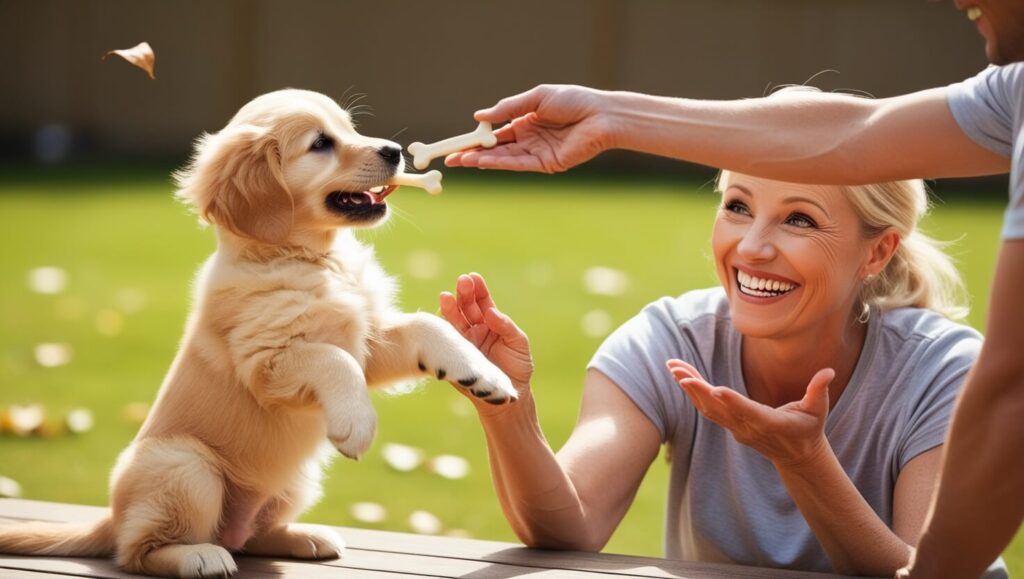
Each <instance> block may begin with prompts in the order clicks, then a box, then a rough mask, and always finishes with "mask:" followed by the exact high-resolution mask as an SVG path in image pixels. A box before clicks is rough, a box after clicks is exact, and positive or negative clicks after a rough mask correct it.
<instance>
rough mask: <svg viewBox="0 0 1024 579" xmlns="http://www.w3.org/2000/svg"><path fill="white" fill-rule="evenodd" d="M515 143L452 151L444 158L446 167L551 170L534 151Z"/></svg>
mask: <svg viewBox="0 0 1024 579" xmlns="http://www.w3.org/2000/svg"><path fill="white" fill-rule="evenodd" d="M514 145H515V143H510V144H508V145H498V146H497V147H494V148H493V149H471V150H468V151H460V152H458V153H452V154H451V155H448V156H447V157H445V159H444V164H445V166H446V167H476V168H478V169H500V170H503V171H529V172H534V173H547V172H549V171H548V170H547V169H545V168H544V164H543V163H541V161H540V159H539V158H538V157H536V156H535V155H533V154H532V153H529V152H526V151H523V150H521V149H520V148H518V147H514Z"/></svg>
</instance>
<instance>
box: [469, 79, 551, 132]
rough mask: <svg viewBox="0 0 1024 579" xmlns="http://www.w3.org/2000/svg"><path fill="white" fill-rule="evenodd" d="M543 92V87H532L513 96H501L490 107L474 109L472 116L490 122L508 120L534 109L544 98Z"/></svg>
mask: <svg viewBox="0 0 1024 579" xmlns="http://www.w3.org/2000/svg"><path fill="white" fill-rule="evenodd" d="M545 93H546V91H545V89H544V87H542V86H537V87H534V88H532V89H530V90H528V91H526V92H523V93H519V94H517V95H515V96H510V97H506V98H503V99H501V100H500V101H498V104H496V105H494V106H492V107H488V108H486V109H480V110H478V111H476V112H475V113H473V118H474V119H476V120H477V121H488V122H491V123H500V122H504V121H510V120H512V119H514V118H516V117H521V116H523V115H525V114H527V113H531V112H534V111H536V110H537V107H538V106H539V105H540V103H541V101H542V100H543V99H544V95H545Z"/></svg>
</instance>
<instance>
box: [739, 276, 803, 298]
mask: <svg viewBox="0 0 1024 579" xmlns="http://www.w3.org/2000/svg"><path fill="white" fill-rule="evenodd" d="M736 281H738V282H739V284H740V291H742V292H743V293H745V294H748V295H752V296H758V297H773V296H777V295H782V294H784V293H786V292H788V291H789V290H791V289H793V288H795V287H796V284H792V283H789V282H785V281H779V280H777V279H764V278H759V277H754V276H752V275H748V274H746V273H743V272H742V271H739V270H737V271H736Z"/></svg>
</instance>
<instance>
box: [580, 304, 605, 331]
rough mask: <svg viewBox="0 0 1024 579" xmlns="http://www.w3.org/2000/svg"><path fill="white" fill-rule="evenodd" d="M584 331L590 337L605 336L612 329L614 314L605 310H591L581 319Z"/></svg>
mask: <svg viewBox="0 0 1024 579" xmlns="http://www.w3.org/2000/svg"><path fill="white" fill-rule="evenodd" d="M580 327H581V328H582V329H583V333H584V334H585V335H586V336H587V337H590V338H603V337H605V336H607V335H608V332H610V331H612V316H611V314H609V313H608V312H606V311H604V310H590V311H589V312H587V313H585V314H583V319H582V320H581V321H580Z"/></svg>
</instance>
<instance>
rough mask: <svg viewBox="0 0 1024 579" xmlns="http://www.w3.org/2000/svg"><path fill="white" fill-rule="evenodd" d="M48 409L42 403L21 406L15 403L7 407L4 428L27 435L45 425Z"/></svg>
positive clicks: (19, 434)
mask: <svg viewBox="0 0 1024 579" xmlns="http://www.w3.org/2000/svg"><path fill="white" fill-rule="evenodd" d="M45 419H46V409H44V408H43V405H42V404H29V405H26V406H20V405H17V404H14V405H12V406H10V407H9V408H7V412H5V413H4V416H3V425H4V430H6V431H8V432H11V433H13V434H16V435H18V436H27V435H29V434H31V433H32V432H33V431H34V430H36V429H37V428H39V427H40V426H42V425H43V420H45Z"/></svg>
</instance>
